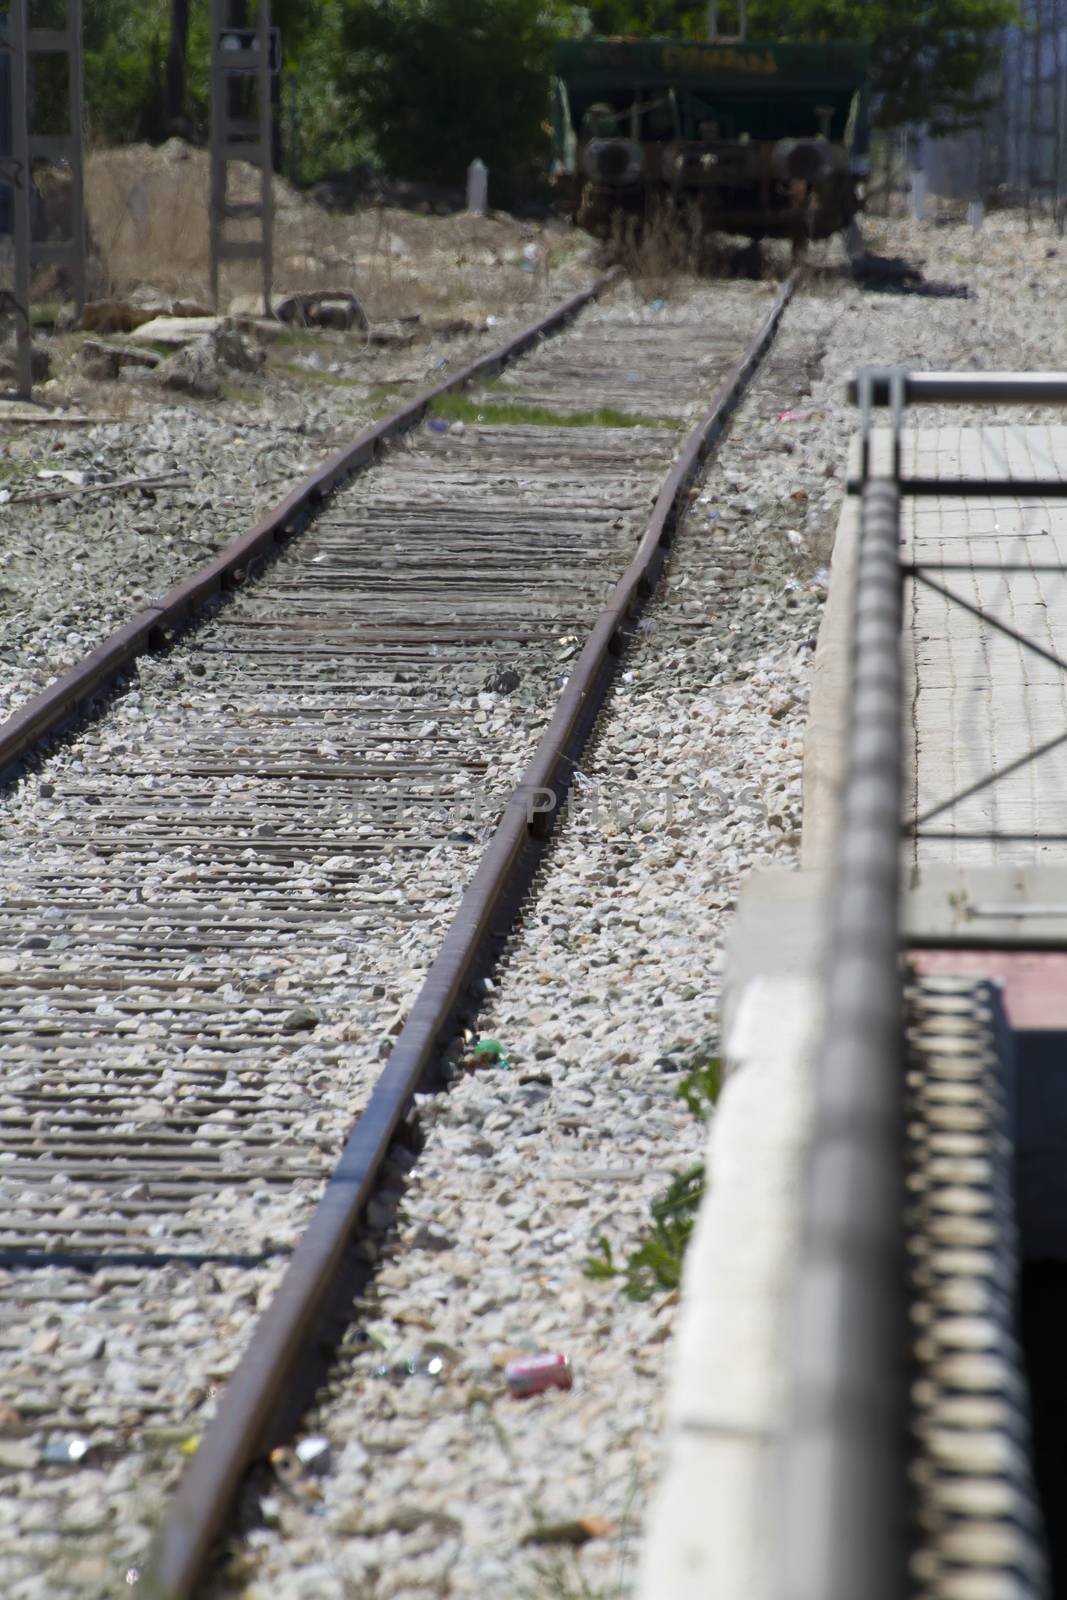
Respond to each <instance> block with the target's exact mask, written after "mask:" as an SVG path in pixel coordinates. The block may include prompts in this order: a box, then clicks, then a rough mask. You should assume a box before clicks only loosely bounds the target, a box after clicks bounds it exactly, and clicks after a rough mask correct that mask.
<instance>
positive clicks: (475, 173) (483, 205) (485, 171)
mask: <svg viewBox="0 0 1067 1600" xmlns="http://www.w3.org/2000/svg"><path fill="white" fill-rule="evenodd" d="M467 210H468V211H469V212H470V213H471V215H472V216H475V217H484V216H486V215H487V214H488V211H489V168H488V167H487V166H486V164H485V162H484V161H482V160H481V158H480V157H478V156H475V158H474V160H473V161H472V162H471V164H470V166H469V167H468V168H467Z"/></svg>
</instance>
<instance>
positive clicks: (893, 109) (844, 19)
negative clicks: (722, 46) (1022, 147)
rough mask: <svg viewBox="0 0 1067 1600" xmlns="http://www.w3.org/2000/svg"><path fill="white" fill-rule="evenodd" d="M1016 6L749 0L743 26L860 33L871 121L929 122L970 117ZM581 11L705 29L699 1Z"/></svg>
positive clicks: (601, 25)
mask: <svg viewBox="0 0 1067 1600" xmlns="http://www.w3.org/2000/svg"><path fill="white" fill-rule="evenodd" d="M723 9H724V10H725V8H723ZM1018 14H1019V9H1018V6H1017V5H1016V4H1015V0H937V4H936V5H931V3H930V0H749V4H748V31H749V33H750V35H751V36H752V37H753V38H756V39H783V40H785V39H793V40H805V39H811V40H819V39H862V40H867V41H868V42H869V43H870V46H871V76H872V86H873V89H874V94H875V100H876V114H877V120H878V122H879V123H880V124H881V125H882V126H883V127H899V126H900V125H901V124H902V123H905V122H928V123H929V124H930V125H931V127H932V128H933V130H934V131H935V132H938V131H944V130H946V129H948V128H950V127H958V126H961V125H965V124H966V123H967V122H968V121H969V120H973V118H974V115H975V113H976V111H977V110H979V109H980V108H981V106H982V104H983V99H982V85H983V80H984V79H985V78H986V77H987V76H988V74H989V73H990V72H991V71H992V70H993V69H994V68H995V66H996V63H997V60H998V57H999V52H1000V33H999V30H1000V29H1002V28H1004V27H1005V26H1006V25H1007V24H1008V23H1010V22H1013V21H1015V20H1017V18H1018ZM589 16H590V20H591V22H592V26H593V31H594V32H596V33H623V34H638V35H649V34H661V35H666V36H674V37H678V38H691V39H699V38H703V37H704V36H705V35H706V32H707V7H706V6H705V5H703V4H697V5H693V4H688V3H685V0H678V3H675V4H672V3H671V0H637V3H636V4H635V3H634V0H602V3H600V4H594V5H592V6H590V8H589Z"/></svg>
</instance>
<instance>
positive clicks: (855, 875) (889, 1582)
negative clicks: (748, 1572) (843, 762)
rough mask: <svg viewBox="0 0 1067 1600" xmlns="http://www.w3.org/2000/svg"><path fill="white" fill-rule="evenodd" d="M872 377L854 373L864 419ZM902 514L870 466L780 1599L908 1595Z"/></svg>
mask: <svg viewBox="0 0 1067 1600" xmlns="http://www.w3.org/2000/svg"><path fill="white" fill-rule="evenodd" d="M871 387H872V386H871V385H870V383H869V382H868V383H867V384H866V385H865V384H864V383H863V381H862V380H861V387H860V391H859V397H860V400H861V403H862V402H866V403H865V405H864V415H865V420H866V418H867V417H868V416H869V411H870V404H871ZM896 387H897V391H898V394H899V387H900V386H899V384H898V385H897V386H896ZM894 460H896V452H894ZM864 464H865V467H867V468H868V469H869V451H868V450H866V449H865V450H864ZM899 525H900V495H899V491H898V489H897V486H896V484H895V482H894V481H893V479H892V478H885V479H878V478H870V477H867V478H866V480H865V483H864V489H863V503H862V512H861V517H860V543H859V563H858V570H857V577H856V590H855V600H854V609H853V633H852V657H853V680H852V701H851V708H850V713H849V723H848V766H847V777H846V782H845V787H844V792H843V796H842V805H841V825H840V837H839V847H838V853H837V861H836V869H835V877H834V888H833V893H832V901H831V921H830V935H829V948H828V957H827V971H828V977H827V990H826V1015H825V1036H824V1044H823V1048H822V1053H821V1059H820V1062H819V1069H818V1077H817V1085H816V1094H817V1104H816V1124H815V1135H814V1145H813V1150H812V1155H811V1162H810V1167H809V1170H808V1173H807V1182H806V1188H805V1194H804V1234H803V1244H802V1258H801V1264H800V1269H799V1273H798V1279H797V1286H796V1300H795V1304H794V1307H793V1327H792V1334H791V1351H792V1372H791V1380H792V1381H791V1391H792V1392H791V1417H790V1424H789V1426H788V1428H787V1432H786V1435H785V1440H784V1446H783V1463H782V1465H783V1520H782V1523H781V1529H782V1533H781V1542H780V1547H779V1548H780V1556H781V1568H780V1573H781V1576H780V1581H779V1584H778V1593H779V1594H780V1596H781V1597H782V1600H857V1597H858V1596H860V1595H862V1596H863V1597H864V1600H899V1596H900V1595H901V1593H902V1592H903V1581H904V1566H903V1563H904V1552H905V1549H906V1539H905V1537H904V1517H905V1496H904V1485H903V1473H902V1472H901V1471H900V1470H899V1464H900V1460H901V1454H902V1439H901V1416H902V1412H903V1407H902V1404H901V1401H902V1398H903V1366H904V1363H903V1357H904V1349H905V1337H904V1335H905V1329H904V1326H903V1316H902V1311H903V1302H902V1295H901V1284H902V1279H903V1274H902V1270H901V1254H902V1239H901V1228H900V1216H901V1200H902V1193H901V1172H900V1158H899V1145H900V1138H899V1129H900V1117H901V1090H902V1072H901V1066H900V1061H901V1044H900V1033H901V1030H900V1016H901V986H900V975H899V967H898V959H897V952H898V914H899V913H898V904H899V870H900V867H899V860H900V809H901V791H902V729H901V709H902V673H901V664H900V592H901V585H900V569H899V561H898V554H897V551H898V543H899Z"/></svg>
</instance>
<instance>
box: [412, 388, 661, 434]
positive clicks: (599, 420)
mask: <svg viewBox="0 0 1067 1600" xmlns="http://www.w3.org/2000/svg"><path fill="white" fill-rule="evenodd" d="M430 410H431V411H432V413H433V415H434V416H435V417H443V418H444V419H445V420H446V421H447V422H507V423H522V422H525V423H529V424H532V425H533V426H534V427H542V428H677V427H678V423H677V422H675V421H674V420H673V419H671V418H669V417H645V416H639V415H631V413H630V412H628V411H617V410H616V409H615V407H614V406H600V407H598V409H597V410H596V411H553V410H552V409H551V408H550V407H549V406H532V405H523V404H522V403H521V402H520V401H511V400H508V401H504V402H500V401H495V400H471V399H468V397H467V396H466V395H463V394H442V395H438V397H437V399H436V400H435V401H434V402H433V404H432V406H431V407H430Z"/></svg>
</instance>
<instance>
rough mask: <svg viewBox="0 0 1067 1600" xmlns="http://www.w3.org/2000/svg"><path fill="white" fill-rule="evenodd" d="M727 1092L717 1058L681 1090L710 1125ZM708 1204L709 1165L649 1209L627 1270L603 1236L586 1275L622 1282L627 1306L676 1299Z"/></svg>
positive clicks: (683, 1176)
mask: <svg viewBox="0 0 1067 1600" xmlns="http://www.w3.org/2000/svg"><path fill="white" fill-rule="evenodd" d="M721 1087H722V1063H721V1062H720V1060H719V1057H718V1056H709V1057H708V1058H707V1060H705V1061H698V1062H696V1063H695V1064H694V1065H693V1066H692V1067H691V1068H690V1070H689V1071H688V1072H687V1073H686V1075H685V1077H684V1078H683V1079H682V1081H681V1083H680V1084H679V1086H678V1090H677V1094H678V1099H679V1100H684V1101H685V1103H686V1105H687V1106H688V1107H689V1110H690V1111H691V1112H692V1114H693V1116H694V1117H696V1118H697V1119H698V1120H699V1121H701V1122H706V1121H707V1119H708V1117H709V1116H710V1115H711V1112H712V1110H713V1108H714V1106H715V1103H716V1101H717V1100H718V1098H719V1090H720V1089H721ZM703 1198H704V1163H703V1162H699V1163H698V1164H697V1165H696V1166H694V1167H690V1168H689V1170H688V1171H687V1172H680V1173H678V1174H677V1176H675V1177H674V1178H672V1179H671V1181H670V1183H669V1184H668V1185H667V1187H666V1189H664V1191H663V1193H662V1194H658V1195H657V1196H656V1198H655V1199H654V1200H653V1201H652V1204H651V1205H650V1206H649V1215H650V1217H651V1225H650V1226H649V1227H648V1228H647V1229H646V1231H645V1233H644V1234H643V1236H642V1238H641V1242H640V1244H638V1246H637V1248H636V1249H634V1250H631V1251H630V1254H629V1255H628V1256H627V1257H626V1262H625V1264H624V1265H623V1266H617V1265H616V1263H615V1257H614V1254H613V1252H612V1248H611V1245H610V1243H609V1242H608V1240H607V1239H606V1238H605V1237H604V1235H603V1234H601V1236H600V1238H599V1239H598V1240H597V1253H596V1254H595V1255H593V1256H591V1257H590V1258H589V1260H588V1261H587V1262H586V1264H585V1275H586V1277H587V1278H594V1279H598V1280H601V1281H603V1280H604V1279H607V1278H621V1279H622V1292H623V1294H624V1295H625V1296H626V1298H627V1299H628V1300H650V1299H651V1298H652V1296H653V1295H654V1294H656V1293H657V1291H659V1292H664V1293H667V1294H669V1293H671V1292H672V1291H673V1290H675V1289H677V1288H678V1286H679V1284H680V1283H681V1281H682V1262H683V1261H684V1259H685V1252H686V1250H687V1249H688V1246H689V1237H690V1235H691V1233H692V1232H693V1224H694V1223H695V1222H696V1218H697V1212H698V1211H699V1210H700V1202H701V1201H702V1200H703Z"/></svg>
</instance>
